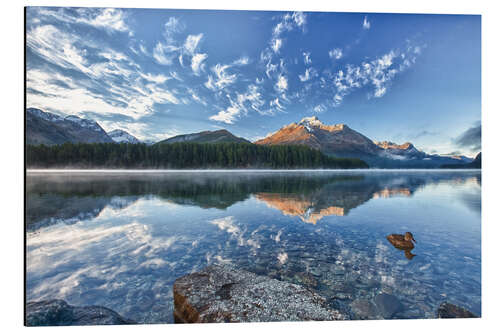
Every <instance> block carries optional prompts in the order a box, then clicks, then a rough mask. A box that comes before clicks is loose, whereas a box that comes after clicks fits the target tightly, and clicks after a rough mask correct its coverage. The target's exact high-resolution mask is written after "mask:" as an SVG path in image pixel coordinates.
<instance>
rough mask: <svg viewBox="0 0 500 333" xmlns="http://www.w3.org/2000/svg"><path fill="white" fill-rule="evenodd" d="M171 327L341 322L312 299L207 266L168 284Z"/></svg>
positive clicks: (300, 290)
mask: <svg viewBox="0 0 500 333" xmlns="http://www.w3.org/2000/svg"><path fill="white" fill-rule="evenodd" d="M174 306H175V309H174V319H175V322H177V323H213V322H219V323H220V322H268V321H304V320H342V319H346V318H345V316H344V315H342V314H341V313H340V312H338V311H337V310H334V309H330V308H328V306H327V304H326V301H325V299H324V298H323V297H321V296H319V295H318V294H316V293H314V292H312V291H310V290H308V289H306V288H304V287H302V286H299V285H295V284H291V283H288V282H283V281H278V280H275V279H271V278H269V277H266V276H259V275H256V274H253V273H250V272H247V271H244V270H239V269H236V268H234V267H233V266H230V265H219V264H216V265H211V266H208V267H206V268H205V269H203V270H201V271H199V272H196V273H192V274H188V275H185V276H183V277H181V278H179V279H177V280H176V281H175V283H174Z"/></svg>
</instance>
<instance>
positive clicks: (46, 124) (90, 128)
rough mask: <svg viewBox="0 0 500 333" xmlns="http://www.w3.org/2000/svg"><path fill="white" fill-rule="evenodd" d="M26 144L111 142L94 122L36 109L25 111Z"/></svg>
mask: <svg viewBox="0 0 500 333" xmlns="http://www.w3.org/2000/svg"><path fill="white" fill-rule="evenodd" d="M26 142H27V143H28V144H46V145H53V144H62V143H65V142H71V143H77V142H84V143H97V142H113V140H112V139H111V138H110V137H109V136H108V134H107V133H106V131H104V129H103V128H102V127H101V126H100V125H99V124H98V123H97V122H95V121H92V120H88V119H83V118H80V117H77V116H72V115H71V116H67V117H61V116H59V115H56V114H53V113H50V112H44V111H42V110H40V109H36V108H28V109H27V110H26Z"/></svg>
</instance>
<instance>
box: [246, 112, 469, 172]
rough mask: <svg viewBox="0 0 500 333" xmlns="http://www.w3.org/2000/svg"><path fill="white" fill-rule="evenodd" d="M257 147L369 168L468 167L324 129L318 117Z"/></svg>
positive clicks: (459, 159) (341, 128)
mask: <svg viewBox="0 0 500 333" xmlns="http://www.w3.org/2000/svg"><path fill="white" fill-rule="evenodd" d="M255 144H258V145H289V144H301V145H307V146H309V147H312V148H316V149H319V150H320V151H321V152H323V153H325V154H327V155H333V156H337V157H357V158H360V159H362V160H364V161H365V162H367V163H368V164H369V165H370V166H371V167H381V168H387V167H391V168H394V167H401V168H413V167H414V168H422V167H438V166H440V165H442V164H449V165H459V164H463V163H469V162H471V161H472V159H471V158H468V157H466V156H442V155H436V154H434V155H431V154H427V153H425V152H423V151H420V150H418V149H417V148H415V146H414V145H413V144H412V143H410V142H406V143H404V144H396V143H393V142H389V141H382V142H377V141H373V140H371V139H370V138H368V137H366V136H365V135H363V134H361V133H359V132H357V131H355V130H353V129H351V128H350V127H349V126H347V125H345V124H336V125H325V124H323V123H322V122H321V121H320V120H319V119H318V118H317V117H307V118H304V119H302V120H301V121H300V122H298V123H291V124H289V125H286V126H284V127H282V128H281V129H279V130H278V131H276V132H274V133H273V134H271V135H269V136H267V137H266V138H264V139H261V140H258V141H256V142H255Z"/></svg>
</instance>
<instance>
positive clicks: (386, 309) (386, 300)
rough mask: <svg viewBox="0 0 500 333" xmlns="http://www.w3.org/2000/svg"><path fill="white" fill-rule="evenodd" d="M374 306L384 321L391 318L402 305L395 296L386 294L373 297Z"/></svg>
mask: <svg viewBox="0 0 500 333" xmlns="http://www.w3.org/2000/svg"><path fill="white" fill-rule="evenodd" d="M375 304H376V305H377V309H378V310H379V312H380V314H381V315H382V317H384V319H390V318H392V317H393V316H394V314H396V313H397V312H399V311H401V310H402V309H403V305H402V304H401V302H400V301H399V300H398V298H397V297H396V296H394V295H391V294H386V293H382V294H378V295H377V296H375Z"/></svg>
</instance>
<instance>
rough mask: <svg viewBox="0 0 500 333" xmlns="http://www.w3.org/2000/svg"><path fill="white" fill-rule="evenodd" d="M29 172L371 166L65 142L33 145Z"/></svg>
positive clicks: (210, 146) (247, 148) (308, 157)
mask: <svg viewBox="0 0 500 333" xmlns="http://www.w3.org/2000/svg"><path fill="white" fill-rule="evenodd" d="M26 165H27V167H28V168H65V167H66V168H69V167H72V168H120V169H122V168H123V169H212V168H213V169H221V168H227V169H230V168H236V169H238V168H270V169H303V168H329V169H349V168H367V167H368V165H367V164H366V163H365V162H363V161H362V160H359V159H353V158H336V157H332V156H327V155H325V154H323V153H321V152H320V151H318V150H315V149H312V148H309V147H307V146H292V145H290V146H289V145H280V146H262V145H255V144H251V143H192V142H179V143H159V144H154V145H146V144H142V143H139V144H131V143H64V144H61V145H50V146H47V145H27V146H26Z"/></svg>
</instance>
